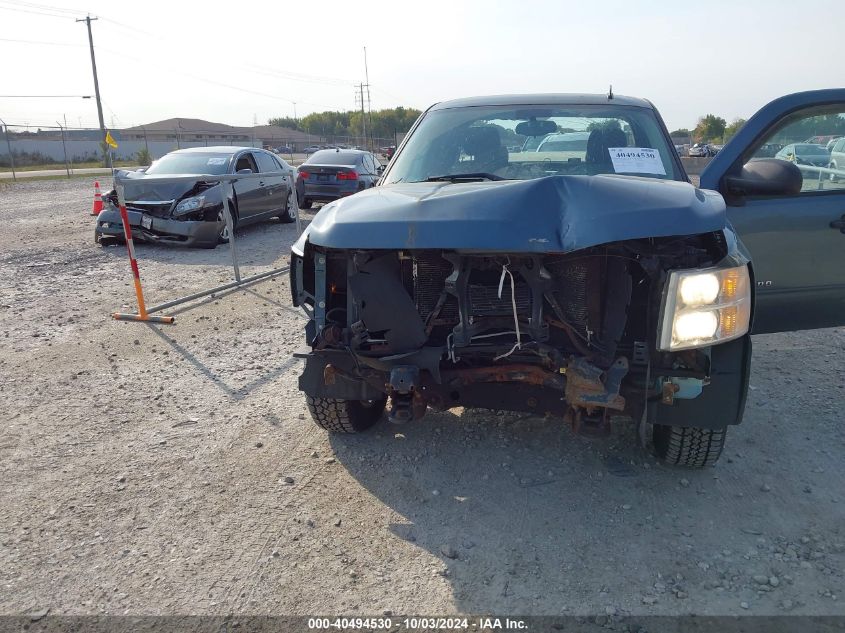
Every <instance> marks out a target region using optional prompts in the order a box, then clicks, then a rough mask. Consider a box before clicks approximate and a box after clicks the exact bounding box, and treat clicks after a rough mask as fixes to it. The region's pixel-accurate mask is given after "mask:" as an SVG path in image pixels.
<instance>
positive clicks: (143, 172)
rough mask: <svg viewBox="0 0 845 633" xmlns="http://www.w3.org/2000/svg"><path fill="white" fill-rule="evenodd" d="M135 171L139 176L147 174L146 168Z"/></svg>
mask: <svg viewBox="0 0 845 633" xmlns="http://www.w3.org/2000/svg"><path fill="white" fill-rule="evenodd" d="M135 171H137V172H138V173H139V174H145V173H147V168H146V167H139V168H138V169H136V170H135Z"/></svg>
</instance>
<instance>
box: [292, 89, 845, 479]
mask: <svg viewBox="0 0 845 633" xmlns="http://www.w3.org/2000/svg"><path fill="white" fill-rule="evenodd" d="M572 131H575V132H580V133H582V134H583V135H584V136H585V138H586V143H584V144H583V146H582V147H579V148H575V149H572V148H569V149H565V150H563V149H560V150H559V149H558V148H555V147H550V148H549V151H545V150H541V149H540V148H539V145H538V144H537V143H536V140H537V139H542V138H546V137H547V136H548V135H550V134H561V133H571V132H572ZM808 131H809V132H808ZM843 133H845V89H837V90H820V91H814V92H804V93H799V94H793V95H789V96H786V97H783V98H780V99H778V100H776V101H773V102H772V103H770V104H768V105H767V106H765V107H764V108H763V109H762V110H760V111H759V112H758V113H757V114H756V115H755V116H753V117H752V118H751V119H750V120H749V121H748V122H747V123H746V124H745V126H744V127H743V128H742V129H741V130H740V131H739V132H738V133H737V134H736V135H735V136H734V138H733V139H731V141H730V142H729V143H728V144H727V145H726V146H725V147H724V148H723V149H722V150H721V151H720V152H719V153H718V154H717V155H716V156H715V158H714V159H713V160H712V162H711V163H710V164H709V165H708V166H707V167H706V169H705V170H704V172H703V173H702V174H701V180H700V186H694V185H693V184H691V182H690V180H689V178H688V176H687V174H686V173H685V171H684V167H683V165H682V162H681V160H680V157H679V156H678V154H677V152H676V151H675V149H674V147H673V145H672V142H671V139H670V137H669V134H668V132H667V130H666V126H665V124H664V123H663V121H662V119H661V117H660V115H659V113H658V112H657V110H656V109H655V107H654V106H653V105H652V104H651V103H650V102H648V101H646V100H642V99H636V98H630V97H622V96H616V95H612V94H609V95H558V94H550V95H549V94H544V95H522V96H513V95H509V96H496V97H480V98H472V99H462V100H456V101H449V102H445V103H439V104H436V105H434V106H432V107H431V108H429V109H428V110H427V111H426V112H424V113H423V114H422V115H421V116H420V118H419V119H418V121H417V122H416V123H415V125H414V126H413V128H412V130H411V131H410V133H409V134H408V135H407V137H406V138H405V140H404V141H403V143H402V144H401V146H400V147H399V148H398V149H397V152H396V156H395V157H394V159H393V160H392V161H391V163H390V165H389V166H388V167H387V169H386V171H385V172H384V174H383V175H382V177H381V179H380V181H379V185H378V186H377V187H375V188H373V189H370V190H367V191H365V192H362V193H359V194H356V195H354V196H351V197H349V198H345V199H343V200H339V201H337V202H333V203H331V204H329V205H327V206H325V207H323V208H322V209H321V210H320V212H319V213H318V214H317V215H316V217H315V218H314V221H313V222H312V223H311V224H310V226H309V227H308V229H307V230H306V231H305V233H304V234H303V235H302V236H301V238H300V239H299V241H298V242H297V243H296V244H295V245H294V246H293V249H292V255H291V288H292V293H293V297H292V299H293V303H294V305H297V306H301V307H302V308H303V309H304V310H305V311H306V313H307V315H308V318H309V321H308V324H307V326H306V328H305V330H306V343H307V346H308V348H307V350H306V351H305V352H303V353H302V354H300V356H301V357H303V358H304V360H305V367H304V370H303V373H302V375H301V377H300V381H299V386H300V389H301V390H302V391H303V392H304V393H305V396H306V398H307V404H308V407H309V409H310V411H311V414H312V417H313V419H314V421H315V422H316V423H317V424H318V425H320V426H321V427H323V428H325V429H327V430H329V431H333V432H359V431H363V430H365V429H367V428H369V427H370V426H372V425H373V424H375V423H376V422H377V421H378V420H379V419H380V418H381V417H382V415H383V413H384V412H385V409H387V410H388V418H389V419H390V420H391V421H393V422H396V423H407V422H412V421H415V420H418V419H419V418H421V417H422V416H423V414H424V413H425V411H426V410H427V409H428V408H434V409H448V408H451V407H455V406H464V407H484V408H489V409H503V410H514V411H528V412H534V413H536V414H538V415H545V416H547V417H548V418H549V419H550V420H555V419H560V420H566V421H568V422H569V424H571V425H572V427H573V428H574V429H575V430H576V431H577V432H581V433H590V434H606V433H607V432H608V431H609V429H610V424H611V420H614V421H615V420H619V419H628V420H631V421H633V423H634V424H636V425H637V427H638V431H639V432H638V434H637V435H638V437H639V439H640V441H641V443H642V444H643V445H644V446H646V447H648V448H650V449H651V450H653V451H654V452H655V453H656V454H657V455H658V456H659V457H660V458H661V459H663V460H665V461H666V462H668V463H671V464H677V465H682V466H688V467H704V466H709V465H712V464H714V463H715V462H716V460H717V459H718V458H719V455H720V454H721V452H722V449H723V447H724V445H725V438H726V434H727V430H728V427H730V426H731V425H736V424H739V423H740V422H741V421H742V417H743V412H744V408H745V402H746V393H747V389H748V378H749V371H750V360H751V338H750V334H751V333H762V332H776V331H784V330H800V329H808V328H821V327H829V326H836V325H842V324H845V183H843V182H842V180H843V178H845V173H842V174H841V176H842V178H837V177H836V176H838V175H840V174H839V173H838V172H837V173H832V172H833V171H836V170H831V168H830V167H829V166H828V167H820V166H814V165H801V164H796V163H795V162H789V161H783V160H778V159H776V158H772V157H771V156H772V155H771V153H770V152H769V151H768V150H769V148H770V147H771V146H772V145H775V144H776V145H781V146H784V145H787V144H789V143H793V142H798V141H801V140H803V139H805V138H807V137H808V136H809V135H811V134H831V135H833V134H843ZM532 147H536V148H538V149H530V148H532ZM831 176H833V177H831ZM796 371H797V370H796ZM620 414H624V415H620Z"/></svg>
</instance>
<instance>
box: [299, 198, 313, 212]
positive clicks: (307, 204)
mask: <svg viewBox="0 0 845 633" xmlns="http://www.w3.org/2000/svg"><path fill="white" fill-rule="evenodd" d="M299 208H300V209H310V208H311V200H309V199H308V198H303V199H302V202H300V203H299Z"/></svg>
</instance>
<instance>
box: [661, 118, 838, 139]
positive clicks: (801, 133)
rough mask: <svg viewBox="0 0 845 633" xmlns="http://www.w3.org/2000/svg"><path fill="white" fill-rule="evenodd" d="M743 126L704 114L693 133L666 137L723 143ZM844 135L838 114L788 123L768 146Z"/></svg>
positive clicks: (740, 122) (737, 121) (740, 121)
mask: <svg viewBox="0 0 845 633" xmlns="http://www.w3.org/2000/svg"><path fill="white" fill-rule="evenodd" d="M743 125H745V119H741V118H737V119H734V120H733V121H732V122H731V123H728V122H727V121H725V119H723V118H722V117H720V116H716V115H715V114H706V115H704V116H701V117H699V118H698V123H697V124H696V126H695V128H694V129H693V130H689V129H687V128H680V129H678V130H674V131H673V132H671V133H670V136H671V137H672V138H675V139H686V138H691V139H692V141H693V142H694V143H727V142H728V141H729V140H730V139H731V138H732V137H733V136H734V135H735V134H736V133H737V132H739V129H740V128H741V127H742V126H743ZM834 134H840V135H845V117H843V116H842V115H840V114H822V115H819V116H814V117H807V118H803V119H800V120H798V121H795V122H794V123H791V124H789V125H787V126H785V127H784V128H782V129H781V130H779V131H778V132H777V133H776V134H775V135H774V136H773V137H772V139H771V140H772V142H776V143H778V142H779V143H784V144H786V143H795V142H800V141H804V140H806V139H809V138H811V137H813V136H817V135H834Z"/></svg>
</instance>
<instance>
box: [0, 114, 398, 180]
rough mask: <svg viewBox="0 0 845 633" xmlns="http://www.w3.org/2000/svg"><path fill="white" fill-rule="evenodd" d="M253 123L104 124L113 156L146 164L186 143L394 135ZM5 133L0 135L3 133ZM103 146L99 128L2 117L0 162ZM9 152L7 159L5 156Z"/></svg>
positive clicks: (379, 141) (367, 145) (52, 157)
mask: <svg viewBox="0 0 845 633" xmlns="http://www.w3.org/2000/svg"><path fill="white" fill-rule="evenodd" d="M274 127H275V126H259V127H256V128H254V129H251V128H242V129H233V130H232V129H213V128H209V129H190V130H188V129H184V128H179V127H174V128H161V127H134V128H127V129H114V130H110V133H111V136H112V137H113V138H114V140H115V141H116V142H117V148H115V149H112V150H111V151H112V158H113V160H114V161H119V162H128V163H133V164H139V165H146V164H149V163H150V162H151V161H153V160H156V159H158V158H161V157H162V156H164V155H165V154H167V153H169V152H172V151H175V150H178V149H184V148H188V147H213V146H221V145H225V146H238V147H261V148H265V149H271V150H276V151H277V152H278V153H280V154H287V155H289V156H290V157H291V158H293V157H294V155H296V154H307V153H311V152H313V151H315V150H316V149H321V148H326V147H340V148H357V149H367V150H370V151H373V152H375V153H377V154H381V155H385V154H387V148H389V147H391V146H395V145H396V139H395V138H364V137H356V136H348V135H318V134H306V133H304V132H299V131H298V130H288V129H286V128H276V129H273V128H274ZM3 137H5V138H3ZM105 150H106V147H105V145H104V142H103V135H102V132H101V131H100V129H99V128H89V127H65V126H62V125H56V126H44V125H38V126H34V125H28V124H16V123H11V122H10V123H8V124H7V125H5V126H4V129H3V135H2V137H0V167H3V168H8V167H10V166H11V165H12V160H11V159H13V160H14V166H15V167H18V168H22V167H31V166H40V165H55V166H57V167H60V168H61V167H67V168H68V169H73V166H74V165H79V164H81V163H102V162H103V160H104V154H105ZM10 153H11V159H10Z"/></svg>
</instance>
